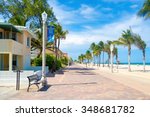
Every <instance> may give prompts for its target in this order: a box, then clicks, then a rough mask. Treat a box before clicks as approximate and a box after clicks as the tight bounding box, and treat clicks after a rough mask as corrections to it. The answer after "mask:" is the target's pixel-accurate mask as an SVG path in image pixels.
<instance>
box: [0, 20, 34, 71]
mask: <svg viewBox="0 0 150 117" xmlns="http://www.w3.org/2000/svg"><path fill="white" fill-rule="evenodd" d="M33 37H34V35H33V34H32V33H31V32H30V31H29V30H28V29H27V28H26V27H23V26H14V25H12V24H9V23H0V71H12V70H15V69H21V70H28V69H30V66H31V65H30V59H31V54H30V48H31V39H32V38H33Z"/></svg>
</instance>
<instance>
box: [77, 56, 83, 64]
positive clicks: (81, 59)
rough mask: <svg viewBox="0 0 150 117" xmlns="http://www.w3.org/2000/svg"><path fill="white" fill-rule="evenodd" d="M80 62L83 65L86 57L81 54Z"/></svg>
mask: <svg viewBox="0 0 150 117" xmlns="http://www.w3.org/2000/svg"><path fill="white" fill-rule="evenodd" d="M78 60H79V62H80V63H83V61H84V55H83V54H81V55H80V56H78Z"/></svg>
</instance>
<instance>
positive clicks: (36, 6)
mask: <svg viewBox="0 0 150 117" xmlns="http://www.w3.org/2000/svg"><path fill="white" fill-rule="evenodd" d="M0 3H1V6H0V10H1V12H0V13H1V14H2V16H3V17H4V18H5V19H8V22H10V23H12V24H14V25H22V26H25V25H26V24H27V23H29V24H30V23H31V22H32V23H34V24H36V25H38V27H41V26H42V17H41V14H42V13H43V12H44V11H45V12H46V13H47V15H48V17H47V21H48V22H49V21H51V20H55V21H56V18H55V16H54V13H53V10H52V8H51V7H50V6H49V4H48V1H47V0H1V2H0Z"/></svg>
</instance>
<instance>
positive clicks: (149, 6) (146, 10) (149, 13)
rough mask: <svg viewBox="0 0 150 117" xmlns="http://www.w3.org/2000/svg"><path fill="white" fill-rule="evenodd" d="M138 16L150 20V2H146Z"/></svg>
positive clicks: (146, 0)
mask: <svg viewBox="0 0 150 117" xmlns="http://www.w3.org/2000/svg"><path fill="white" fill-rule="evenodd" d="M138 16H142V17H145V18H146V19H148V18H150V0H145V2H144V4H143V7H142V8H141V9H140V11H139V12H138Z"/></svg>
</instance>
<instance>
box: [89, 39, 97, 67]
mask: <svg viewBox="0 0 150 117" xmlns="http://www.w3.org/2000/svg"><path fill="white" fill-rule="evenodd" d="M95 45H96V44H95V43H94V42H93V43H92V44H91V45H90V50H91V51H92V57H93V63H94V65H95V56H94V48H95Z"/></svg>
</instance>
